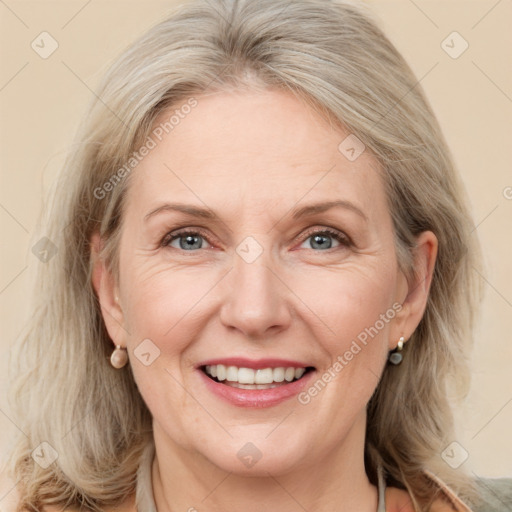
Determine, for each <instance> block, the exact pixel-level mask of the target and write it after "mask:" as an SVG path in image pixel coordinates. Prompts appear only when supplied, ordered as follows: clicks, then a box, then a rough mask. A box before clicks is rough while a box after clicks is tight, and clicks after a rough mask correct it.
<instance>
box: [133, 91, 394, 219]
mask: <svg viewBox="0 0 512 512" xmlns="http://www.w3.org/2000/svg"><path fill="white" fill-rule="evenodd" d="M194 99H195V101H196V103H195V106H194V107H193V108H190V109H188V108H187V109H183V110H180V105H177V106H174V107H172V108H169V109H167V110H166V111H165V112H163V113H162V114H161V115H160V116H159V118H158V119H157V121H156V122H155V125H154V129H153V132H152V135H151V137H152V138H153V139H154V141H155V143H156V145H155V147H154V148H153V149H151V151H150V152H149V153H148V154H147V155H146V156H145V157H144V158H143V160H142V161H141V162H140V163H139V165H138V166H137V167H136V168H135V170H134V172H133V176H132V177H131V178H132V183H131V186H130V190H129V192H128V205H131V208H132V209H133V208H136V209H140V208H146V207H147V205H148V204H150V203H151V204H155V203H157V202H158V201H166V200H174V199H180V200H183V201H185V200H186V201H188V202H194V203H197V204H200V203H201V202H202V203H204V204H203V205H202V206H205V205H206V206H207V207H212V208H215V209H218V208H222V207H227V203H229V204H230V205H233V206H237V205H236V204H235V203H236V202H237V201H239V202H240V204H238V207H239V209H240V208H241V206H242V203H243V206H244V210H245V211H249V213H250V211H251V208H252V209H254V213H257V210H260V211H265V210H266V209H268V208H286V207H287V206H288V205H291V204H296V203H297V202H298V201H301V200H302V199H303V198H304V200H305V201H306V202H310V201H315V200H336V199H340V198H341V199H348V198H350V199H353V200H355V201H357V202H358V204H359V205H360V206H361V207H362V208H363V209H365V210H366V213H367V214H368V216H372V212H373V214H374V215H376V216H379V215H382V214H383V213H384V211H383V208H384V209H386V206H385V205H386V200H385V196H384V187H383V184H382V182H381V176H380V172H381V171H380V166H379V164H378V162H377V161H376V159H375V158H374V157H373V156H372V155H371V154H370V152H369V151H367V150H365V151H363V152H362V153H361V154H360V155H359V156H358V157H357V158H355V159H354V158H353V157H354V155H355V156H357V154H358V153H359V151H360V150H361V149H362V148H361V147H359V146H357V139H354V136H353V135H351V134H350V133H349V132H348V131H346V130H344V129H342V128H340V127H339V126H335V125H333V124H331V123H329V122H327V121H326V120H325V119H324V118H322V117H320V116H319V115H318V114H317V113H316V112H315V111H314V110H312V108H311V107H309V106H308V105H307V104H305V103H304V102H303V101H301V100H299V99H297V98H296V97H295V96H293V95H292V94H291V93H287V92H283V91H276V90H272V91H271V90H268V91H265V92H252V91H243V92H242V91H240V92H236V91H235V92H224V93H216V94H212V95H209V96H196V97H194ZM183 104H185V102H184V103H182V104H181V105H183ZM185 112H187V113H186V114H185ZM171 117H172V120H171ZM171 121H172V122H171ZM165 123H167V124H165ZM354 143H355V144H356V145H354ZM340 145H341V147H340ZM352 148H354V151H352ZM347 149H348V150H349V151H348V152H347ZM348 157H350V158H348ZM226 200H228V201H226ZM129 208H130V206H129Z"/></svg>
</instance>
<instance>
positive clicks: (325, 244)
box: [161, 228, 351, 252]
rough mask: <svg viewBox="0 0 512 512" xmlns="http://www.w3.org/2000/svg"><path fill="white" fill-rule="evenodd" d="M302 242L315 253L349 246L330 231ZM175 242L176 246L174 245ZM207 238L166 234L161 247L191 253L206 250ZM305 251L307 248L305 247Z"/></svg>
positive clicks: (314, 233)
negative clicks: (308, 243)
mask: <svg viewBox="0 0 512 512" xmlns="http://www.w3.org/2000/svg"><path fill="white" fill-rule="evenodd" d="M302 238H303V242H302V243H305V242H306V241H308V240H311V244H310V245H311V246H310V247H309V248H310V249H313V250H315V252H318V250H320V251H325V250H329V249H336V248H338V247H339V246H346V247H348V246H350V245H351V242H350V239H349V238H348V237H347V236H346V235H344V234H343V233H341V232H338V231H336V230H332V229H326V228H323V229H316V230H313V231H309V232H308V233H307V234H306V237H305V238H304V237H302ZM332 239H334V240H335V241H336V242H337V245H334V246H333V242H332ZM176 242H177V245H176ZM204 242H207V236H206V235H205V234H203V233H201V232H200V231H193V230H188V231H179V232H176V233H168V234H167V235H166V236H165V237H164V239H163V240H162V243H161V245H162V247H172V248H173V249H178V250H182V251H187V252H191V251H192V252H193V251H195V250H198V249H206V248H207V247H205V245H208V243H206V244H205V243H204ZM306 249H307V247H306Z"/></svg>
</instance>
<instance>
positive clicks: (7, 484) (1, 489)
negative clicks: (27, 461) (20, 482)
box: [0, 473, 137, 512]
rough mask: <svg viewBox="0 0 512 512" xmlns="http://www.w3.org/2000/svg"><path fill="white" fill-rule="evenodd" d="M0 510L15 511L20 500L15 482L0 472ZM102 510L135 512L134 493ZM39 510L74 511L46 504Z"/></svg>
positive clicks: (107, 511)
mask: <svg viewBox="0 0 512 512" xmlns="http://www.w3.org/2000/svg"><path fill="white" fill-rule="evenodd" d="M0 500H1V502H0V512H17V507H18V504H19V502H20V495H19V492H18V489H17V483H16V482H15V481H14V480H12V479H11V478H10V477H8V476H7V475H6V474H5V473H0ZM103 510H104V512H137V507H136V506H135V495H134V494H133V495H130V496H129V497H128V498H127V499H126V500H125V501H123V502H122V503H120V504H117V505H112V506H111V507H105V508H104V509H103ZM41 512H75V511H74V510H72V509H63V508H62V506H57V505H54V506H51V505H48V506H46V507H43V508H42V509H41Z"/></svg>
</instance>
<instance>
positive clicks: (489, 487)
mask: <svg viewBox="0 0 512 512" xmlns="http://www.w3.org/2000/svg"><path fill="white" fill-rule="evenodd" d="M476 484H477V485H478V490H479V492H480V497H481V499H482V502H481V503H480V505H478V506H475V507H474V509H473V512H508V511H512V478H493V479H491V478H479V479H477V481H476Z"/></svg>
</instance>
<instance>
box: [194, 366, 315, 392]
mask: <svg viewBox="0 0 512 512" xmlns="http://www.w3.org/2000/svg"><path fill="white" fill-rule="evenodd" d="M309 369H310V368H304V367H284V366H280V367H277V368H271V367H268V368H259V369H253V368H245V367H238V366H226V365H224V364H212V365H206V366H204V367H202V370H203V371H204V372H205V373H206V375H208V376H209V377H210V378H211V379H213V380H215V381H216V382H221V383H223V384H225V385H228V386H231V387H235V388H240V389H271V388H274V387H278V386H282V385H286V384H287V383H290V382H294V381H296V380H299V379H300V378H301V377H302V376H303V375H304V374H305V373H306V372H307V371H308V370H309Z"/></svg>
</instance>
